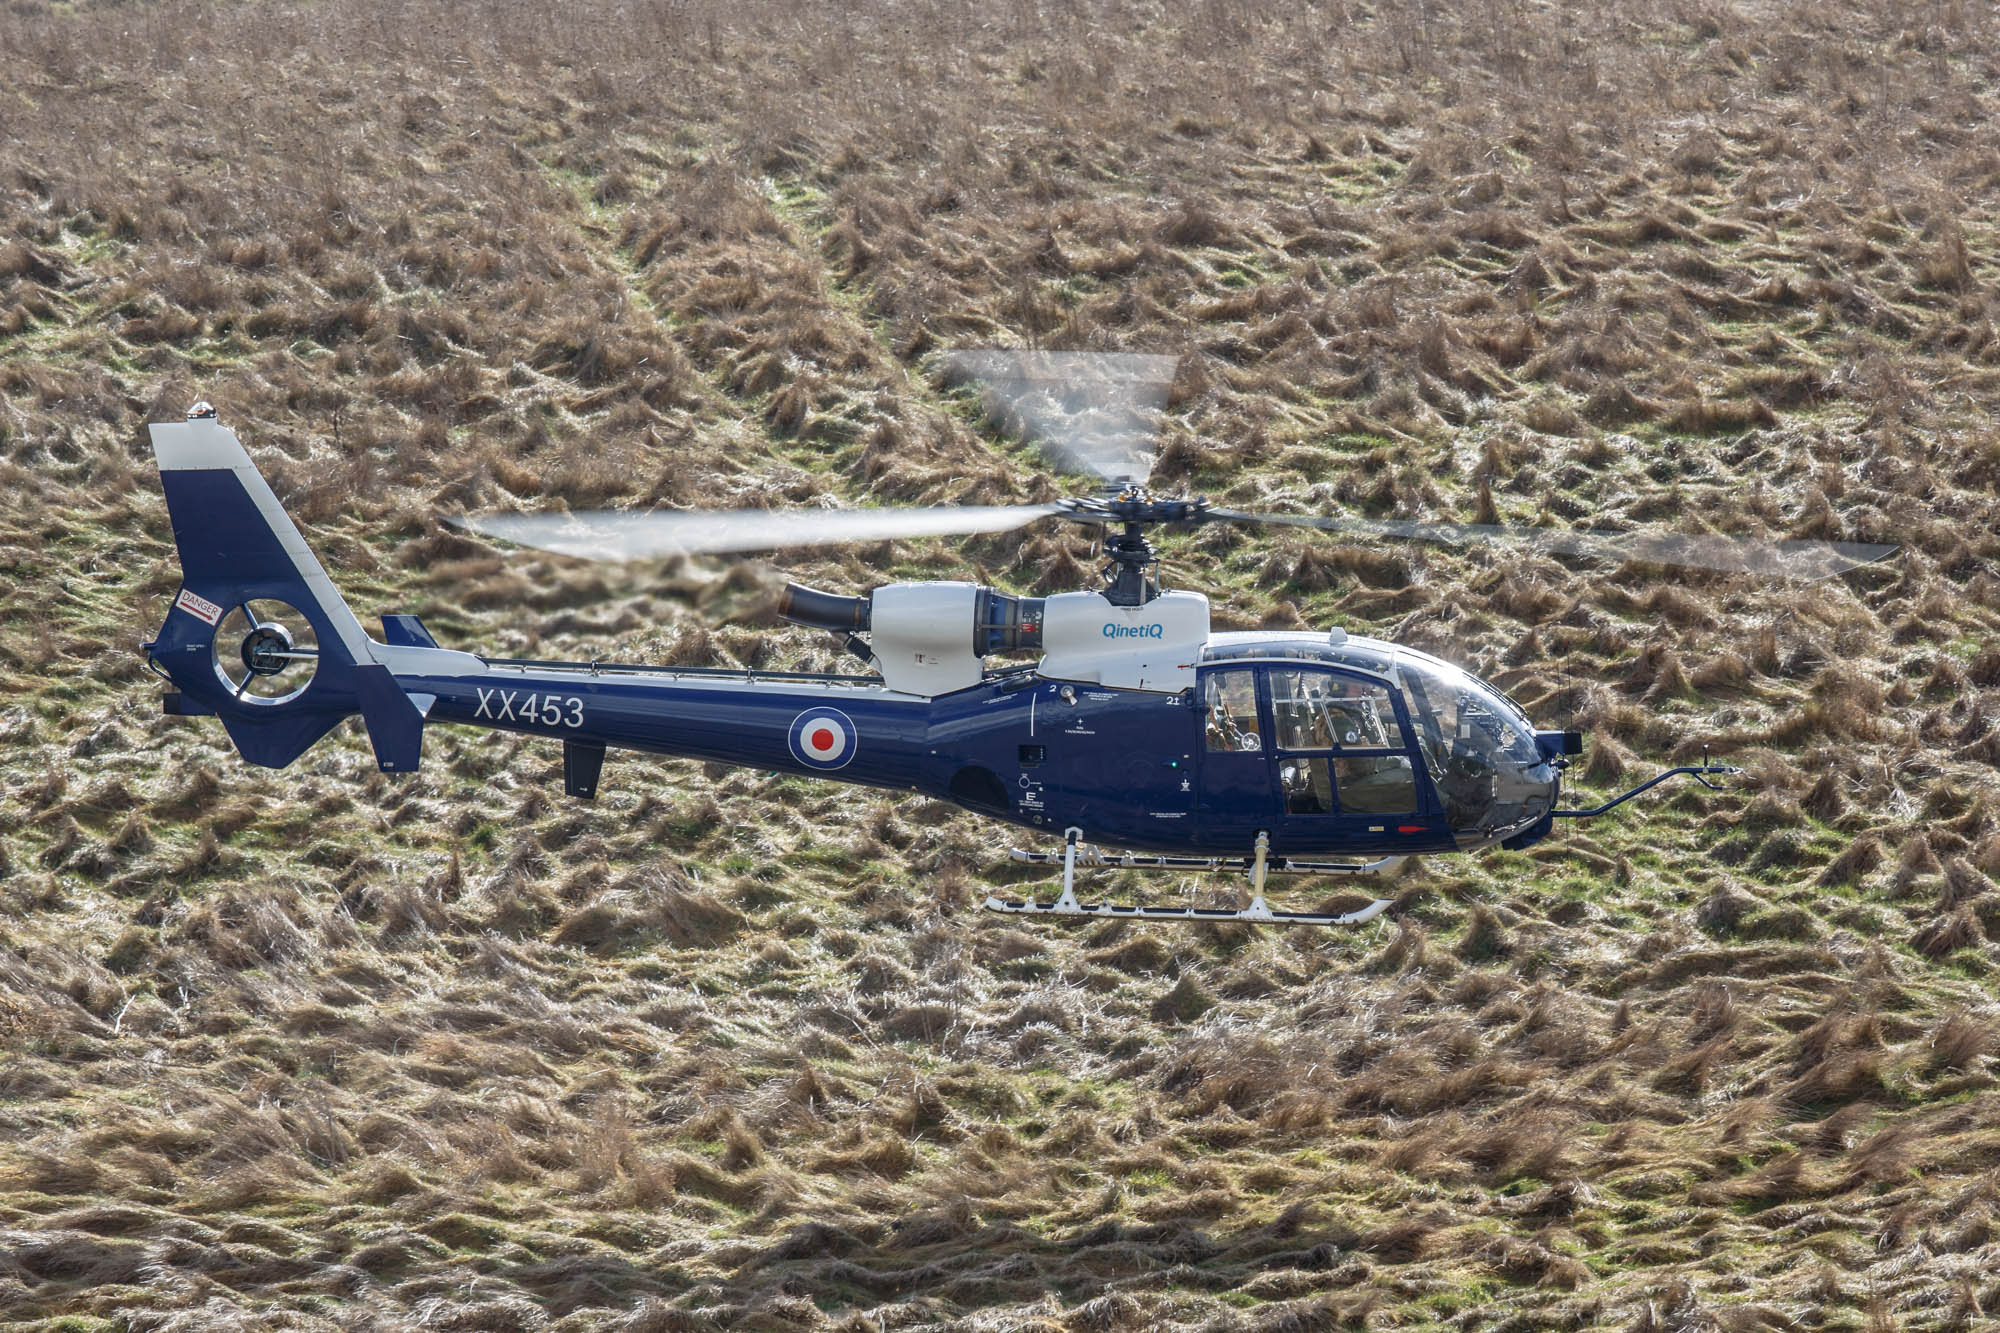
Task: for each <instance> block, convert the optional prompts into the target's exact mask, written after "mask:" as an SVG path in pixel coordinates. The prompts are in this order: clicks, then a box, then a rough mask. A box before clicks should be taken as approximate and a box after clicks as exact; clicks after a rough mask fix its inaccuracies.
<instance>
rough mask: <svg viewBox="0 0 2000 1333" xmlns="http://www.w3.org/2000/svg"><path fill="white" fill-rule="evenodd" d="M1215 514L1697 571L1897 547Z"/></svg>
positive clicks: (1783, 566) (1827, 573) (1770, 571)
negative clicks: (1637, 562)
mask: <svg viewBox="0 0 2000 1333" xmlns="http://www.w3.org/2000/svg"><path fill="white" fill-rule="evenodd" d="M1208 516H1209V517H1211V518H1217V519H1224V520H1228V521H1232V522H1238V523H1276V524H1281V525H1283V526H1286V527H1295V528H1314V529H1317V530H1319V531H1321V532H1346V533H1354V534H1356V535H1359V536H1370V537H1390V538H1396V539H1400V540H1405V541H1426V542H1443V543H1446V544H1449V545H1453V546H1473V545H1478V544H1481V543H1487V542H1493V543H1499V544H1503V545H1511V546H1519V547H1525V548H1527V549H1530V550H1536V551H1546V552H1548V553H1549V554H1551V555H1587V556H1596V557H1599V558H1601V559H1606V560H1620V561H1644V562H1648V563H1651V564H1658V565H1678V566H1682V567H1684V568H1690V569H1713V570H1721V571H1724V572H1727V573H1737V574H1758V575H1762V576H1765V577H1767V578H1785V579H1801V580H1806V581H1811V580H1815V579H1824V578H1830V577H1832V576H1833V575H1836V574H1844V573H1846V572H1847V571H1848V570H1851V569H1859V568H1860V567H1861V566H1863V565H1869V564H1873V563H1875V562H1876V561H1878V560H1883V559H1886V558H1887V557H1889V556H1891V555H1894V554H1895V552H1896V550H1897V548H1896V547H1894V546H1877V545H1873V544H1870V543H1865V542H1818V541H1757V540H1750V539H1746V538H1740V537H1723V536H1718V535H1716V534H1714V533H1679V532H1598V531H1592V530H1590V529H1565V528H1504V527H1497V526H1494V525H1493V524H1489V523H1415V522H1410V521H1407V520H1404V519H1367V518H1339V517H1331V516H1324V515H1318V514H1252V513H1246V512H1244V511H1243V510H1240V509H1210V510H1209V511H1208Z"/></svg>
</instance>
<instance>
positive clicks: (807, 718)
mask: <svg viewBox="0 0 2000 1333" xmlns="http://www.w3.org/2000/svg"><path fill="white" fill-rule="evenodd" d="M857 739H858V737H857V736H856V734H855V730H854V723H853V722H852V721H850V720H849V719H848V716H847V714H845V713H843V712H841V711H840V710H839V709H838V708H808V709H806V711H805V712H803V713H800V714H799V715H798V716H797V717H795V718H793V719H792V731H791V736H790V740H791V743H792V757H793V758H795V759H797V760H798V761H799V762H800V763H802V764H804V765H805V766H806V767H807V768H818V769H835V768H843V767H845V766H846V764H847V761H848V760H850V759H852V758H854V746H855V742H856V740H857Z"/></svg>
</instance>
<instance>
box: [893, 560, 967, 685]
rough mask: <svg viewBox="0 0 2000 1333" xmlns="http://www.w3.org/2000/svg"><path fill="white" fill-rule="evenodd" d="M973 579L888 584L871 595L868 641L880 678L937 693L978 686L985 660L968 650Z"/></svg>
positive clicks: (894, 683) (895, 683)
mask: <svg viewBox="0 0 2000 1333" xmlns="http://www.w3.org/2000/svg"><path fill="white" fill-rule="evenodd" d="M979 591H980V589H979V585H978V584H976V583H955V582H943V581H940V582H935V583H889V584H885V585H883V586H882V587H880V588H877V589H876V590H875V593H874V595H873V597H871V598H870V599H869V600H870V603H871V609H870V614H869V627H868V628H869V633H868V646H869V648H870V649H871V650H872V651H873V652H874V654H875V668H876V670H878V671H880V672H881V673H882V683H883V684H885V685H887V686H888V687H889V688H890V689H892V690H901V691H902V692H903V693H905V694H922V695H939V694H949V693H950V692H951V691H953V690H962V689H964V688H966V687H967V686H968V685H977V684H978V683H979V678H980V677H981V676H982V675H984V674H985V671H986V667H985V663H984V662H983V661H982V660H981V659H980V657H979V656H978V655H977V654H975V653H974V652H973V651H972V647H973V644H972V637H973V631H972V627H973V620H974V615H975V612H976V610H977V604H978V600H979Z"/></svg>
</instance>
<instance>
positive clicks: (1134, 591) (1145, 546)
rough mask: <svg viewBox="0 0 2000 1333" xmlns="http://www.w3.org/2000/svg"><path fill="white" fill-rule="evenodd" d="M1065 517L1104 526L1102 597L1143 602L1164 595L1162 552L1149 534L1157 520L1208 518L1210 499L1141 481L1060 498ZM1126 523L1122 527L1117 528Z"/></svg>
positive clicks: (1123, 603) (1126, 602)
mask: <svg viewBox="0 0 2000 1333" xmlns="http://www.w3.org/2000/svg"><path fill="white" fill-rule="evenodd" d="M1059 504H1060V505H1061V510H1060V512H1061V513H1062V515H1063V517H1065V518H1069V519H1072V520H1074V521H1075V522H1078V523H1095V524H1098V525H1099V526H1101V527H1103V528H1104V530H1105V532H1104V556H1105V566H1104V571H1103V573H1104V597H1105V600H1107V601H1109V602H1110V603H1111V604H1112V605H1113V606H1144V605H1145V604H1146V603H1147V602H1150V601H1152V600H1153V599H1154V598H1155V597H1158V596H1159V595H1160V581H1159V578H1158V575H1157V570H1158V568H1159V563H1160V557H1159V553H1158V552H1157V551H1155V550H1154V549H1153V544H1152V543H1151V542H1150V541H1148V540H1146V529H1147V528H1148V527H1150V526H1152V525H1153V524H1155V523H1202V522H1205V521H1207V519H1208V516H1209V513H1208V501H1206V500H1204V499H1202V498H1200V497H1199V496H1195V497H1192V498H1190V497H1187V496H1175V497H1171V498H1170V497H1167V496H1161V495H1154V494H1153V493H1152V492H1151V491H1149V490H1147V489H1146V488H1145V487H1143V486H1126V487H1124V488H1123V489H1120V490H1115V491H1112V490H1107V491H1105V492H1104V493H1102V494H1099V495H1093V496H1088V497H1082V498H1078V499H1072V500H1063V501H1060V502H1059ZM1119 527H1122V528H1123V529H1124V531H1123V532H1117V531H1113V529H1114V528H1119Z"/></svg>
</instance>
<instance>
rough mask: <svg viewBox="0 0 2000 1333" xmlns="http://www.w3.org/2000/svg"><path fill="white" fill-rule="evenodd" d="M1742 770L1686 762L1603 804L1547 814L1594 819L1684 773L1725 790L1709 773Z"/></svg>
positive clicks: (1727, 766) (1558, 817)
mask: <svg viewBox="0 0 2000 1333" xmlns="http://www.w3.org/2000/svg"><path fill="white" fill-rule="evenodd" d="M1742 771H1743V770H1742V769H1740V768H1733V767H1731V766H1730V765H1728V764H1688V765H1684V766H1683V767H1680V768H1670V769H1668V770H1667V771H1666V772H1664V773H1662V774H1660V775H1659V776H1658V777H1656V778H1653V779H1651V780H1650V781H1647V782H1642V783H1640V784H1639V785H1638V786H1636V787H1634V788H1633V789H1632V790H1631V791H1628V792H1626V793H1625V794H1624V795H1623V796H1614V797H1612V798H1611V799H1610V800H1608V801H1606V802H1605V803H1604V804H1603V805H1594V806H1592V807H1591V808H1590V809H1588V810H1551V811H1549V814H1550V816H1551V817H1552V818H1555V819H1595V818H1596V817H1597V816H1599V815H1601V814H1603V813H1605V812H1606V811H1608V810H1612V809H1615V808H1616V807H1618V806H1621V805H1623V804H1625V802H1627V801H1629V800H1631V799H1632V798H1633V797H1634V796H1637V795H1638V794H1639V793H1640V792H1643V791H1648V790H1650V789H1652V788H1654V787H1657V786H1659V785H1660V784H1661V783H1662V782H1665V781H1666V780H1667V779H1668V778H1677V777H1680V776H1681V775H1682V774H1686V775H1687V776H1688V777H1691V778H1693V779H1694V780H1695V781H1696V782H1699V783H1700V784H1701V785H1702V786H1704V787H1706V788H1708V789H1709V790H1710V791H1727V790H1729V789H1728V788H1727V787H1724V786H1722V785H1721V784H1720V783H1715V782H1710V781H1709V780H1708V779H1709V775H1710V774H1714V775H1716V776H1718V777H1720V776H1725V775H1727V774H1730V773H1741V772H1742Z"/></svg>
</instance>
